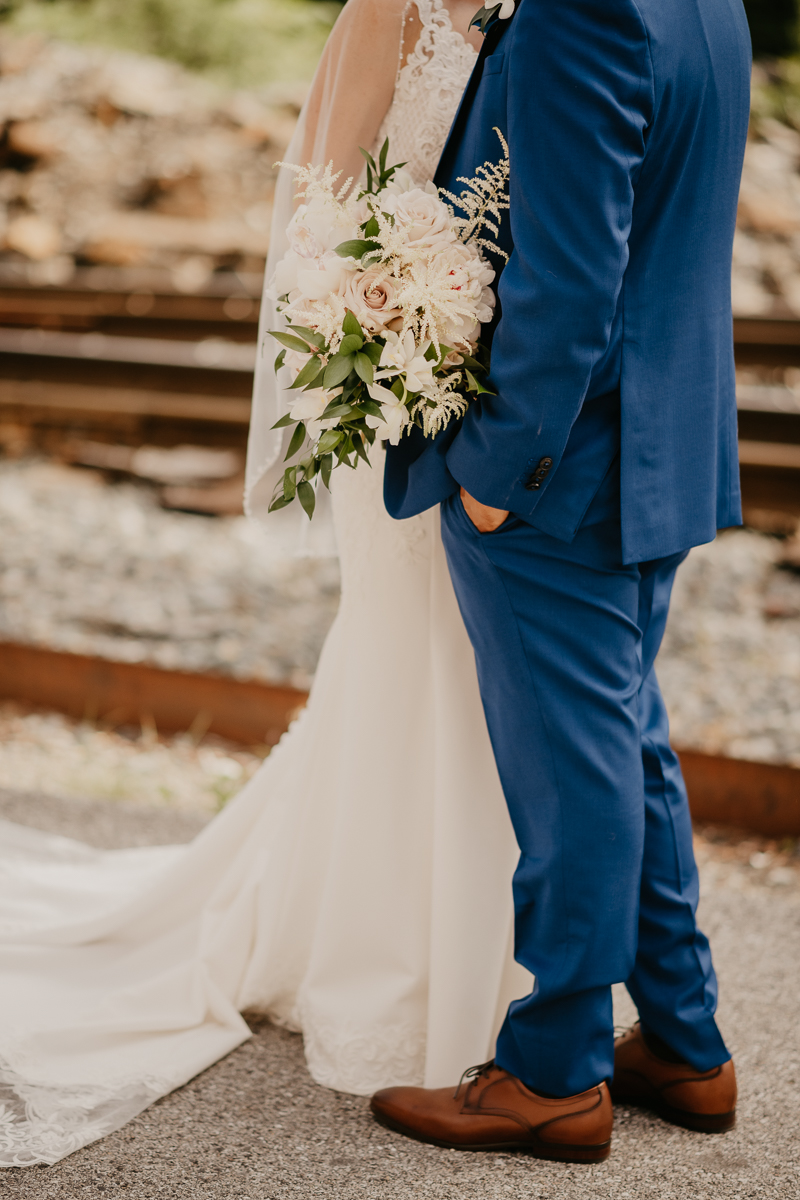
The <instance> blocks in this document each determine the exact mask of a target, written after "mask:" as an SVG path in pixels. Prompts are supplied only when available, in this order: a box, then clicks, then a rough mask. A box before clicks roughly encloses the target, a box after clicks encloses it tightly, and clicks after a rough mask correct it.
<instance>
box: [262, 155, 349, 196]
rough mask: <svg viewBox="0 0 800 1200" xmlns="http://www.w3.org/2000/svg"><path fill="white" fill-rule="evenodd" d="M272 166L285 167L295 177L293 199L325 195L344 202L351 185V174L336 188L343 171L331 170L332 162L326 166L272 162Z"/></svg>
mask: <svg viewBox="0 0 800 1200" xmlns="http://www.w3.org/2000/svg"><path fill="white" fill-rule="evenodd" d="M272 165H273V166H274V167H285V168H286V170H287V171H291V172H292V174H293V175H294V177H295V182H296V183H297V184H298V188H297V191H296V192H295V194H294V195H295V199H296V200H302V199H303V198H304V197H305V199H307V200H310V199H311V198H312V197H313V196H326V197H330V199H331V200H335V201H336V203H337V204H343V203H345V198H346V196H347V193H348V192H349V191H350V188H351V187H352V185H353V176H352V175H351V176H350V177H349V178H348V179H345V181H344V183H343V184H342V186H341V187H340V188H339V190H338V191H337V190H336V184H337V182H338V180H339V179H340V178H341V176H342V174H343V172H342V171H336V172H334V170H333V163H332V162H329V163H327V164H326V166H324V167H322V166H316V167H312V166H311V165H310V164H309V166H307V167H299V166H298V165H297V163H286V162H276V163H273V164H272Z"/></svg>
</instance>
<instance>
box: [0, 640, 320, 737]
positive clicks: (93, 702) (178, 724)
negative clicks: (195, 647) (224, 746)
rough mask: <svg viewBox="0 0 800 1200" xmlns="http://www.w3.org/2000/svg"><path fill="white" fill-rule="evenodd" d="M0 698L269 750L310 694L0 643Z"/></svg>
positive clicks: (106, 721)
mask: <svg viewBox="0 0 800 1200" xmlns="http://www.w3.org/2000/svg"><path fill="white" fill-rule="evenodd" d="M0 698H2V699H4V700H15V701H21V702H23V703H26V704H32V705H34V706H37V707H42V708H49V709H54V710H55V711H56V712H62V713H66V714H67V715H68V716H71V717H75V718H77V719H78V720H84V719H88V720H92V721H97V722H99V723H101V724H104V725H107V726H109V727H117V726H120V725H139V724H142V723H143V724H144V725H145V726H146V727H150V728H152V727H153V726H155V728H156V729H157V730H158V731H159V732H161V733H182V732H185V731H187V730H195V731H197V730H200V731H201V732H210V733H216V734H218V735H219V736H220V737H224V738H227V739H229V740H230V741H234V742H242V743H244V744H245V745H257V744H264V743H266V744H267V745H274V744H275V743H276V742H277V741H278V738H279V737H280V736H281V734H282V733H283V732H284V731H285V730H286V728H287V727H288V725H289V722H290V721H291V720H292V719H293V717H294V716H295V715H296V714H297V713H298V712H299V711H300V709H301V708H302V707H303V705H304V704H305V702H306V699H307V694H306V693H305V692H301V691H298V690H297V688H291V687H279V686H275V685H271V684H266V683H260V682H259V681H257V680H244V681H242V680H238V679H232V678H231V677H230V676H227V675H212V674H199V673H195V672H188V671H165V670H163V669H162V668H160V667H152V666H148V665H146V664H143V663H126V662H115V661H113V660H111V659H105V658H95V657H92V656H90V655H85V654H68V653H64V652H63V651H59V650H50V649H47V648H46V647H41V646H29V645H25V644H21V643H18V642H0Z"/></svg>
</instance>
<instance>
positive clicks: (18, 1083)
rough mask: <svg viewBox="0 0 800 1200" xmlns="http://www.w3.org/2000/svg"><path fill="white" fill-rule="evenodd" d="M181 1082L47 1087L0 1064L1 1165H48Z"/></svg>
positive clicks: (104, 1133) (113, 1127) (116, 1126)
mask: <svg viewBox="0 0 800 1200" xmlns="http://www.w3.org/2000/svg"><path fill="white" fill-rule="evenodd" d="M179 1082H180V1081H175V1080H173V1079H155V1078H151V1079H142V1078H138V1079H136V1080H133V1081H130V1082H128V1083H123V1082H121V1081H119V1082H115V1083H113V1084H109V1085H108V1086H106V1087H102V1088H101V1087H98V1086H97V1085H94V1084H93V1085H92V1086H91V1088H81V1087H74V1088H67V1087H65V1086H64V1085H59V1086H58V1087H56V1088H46V1087H39V1086H35V1085H31V1084H29V1083H26V1082H25V1081H24V1080H23V1079H22V1078H21V1077H20V1076H19V1075H17V1074H16V1072H14V1071H12V1070H11V1068H10V1067H7V1066H4V1065H2V1064H0V1168H4V1167H30V1166H33V1165H34V1164H35V1163H46V1164H47V1165H48V1166H52V1164H53V1163H57V1162H59V1161H60V1159H62V1158H65V1157H66V1156H67V1155H68V1154H73V1153H74V1152H75V1151H76V1150H80V1149H81V1147H82V1146H88V1145H89V1143H90V1142H95V1141H97V1140H98V1138H103V1137H107V1136H108V1134H109V1133H113V1132H114V1131H115V1130H117V1129H121V1128H122V1126H123V1125H126V1124H127V1123H128V1121H130V1120H132V1119H133V1118H134V1117H136V1116H138V1115H139V1113H140V1112H144V1110H145V1109H146V1108H149V1107H150V1105H151V1104H153V1103H154V1101H156V1100H158V1099H159V1097H161V1096H165V1095H166V1094H167V1093H168V1092H171V1091H173V1089H174V1088H175V1087H177V1086H179Z"/></svg>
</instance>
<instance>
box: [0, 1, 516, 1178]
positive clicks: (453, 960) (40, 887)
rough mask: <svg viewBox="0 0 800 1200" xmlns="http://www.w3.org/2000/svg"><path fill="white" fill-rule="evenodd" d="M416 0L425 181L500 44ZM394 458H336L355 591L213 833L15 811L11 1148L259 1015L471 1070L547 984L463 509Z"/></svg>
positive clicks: (6, 998)
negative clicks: (454, 528)
mask: <svg viewBox="0 0 800 1200" xmlns="http://www.w3.org/2000/svg"><path fill="white" fill-rule="evenodd" d="M353 3H358V0H351V4H353ZM416 3H417V5H418V8H419V14H420V19H421V25H422V32H421V35H420V40H419V42H418V43H417V45H416V46H415V48H414V49H413V51H412V53H411V54H410V56H409V59H408V62H407V65H406V66H405V67H404V68H403V70H402V71H401V72H400V75H399V76H398V84H397V87H396V91H395V95H394V100H393V102H392V106H391V109H390V111H389V114H388V116H387V118H386V120H385V121H384V125H383V128H382V131H381V135H380V136H381V139H382V138H383V136H385V135H386V134H388V135H389V136H390V138H391V144H392V149H393V155H392V157H393V158H394V159H395V160H396V159H398V158H407V159H408V161H409V162H410V163H411V164H412V170H413V171H414V173H415V175H417V176H419V177H420V178H424V177H429V176H430V175H431V174H432V172H433V169H434V167H435V165H436V159H437V157H438V154H439V152H440V150H441V146H442V143H443V141H444V137H445V135H446V132H447V128H448V126H449V123H450V120H451V118H452V116H453V113H454V110H455V107H456V104H457V101H458V98H459V96H460V94H461V90H462V88H463V86H464V83H465V81H466V78H467V76H468V74H469V69H470V67H471V65H472V59H473V54H474V52H473V51H472V50H471V49H470V48H469V47H468V46H467V45H466V43H465V42H464V40H463V39H462V38H461V37H460V36H459V35H458V34H457V33H455V32H454V31H453V29H452V27H451V25H450V22H449V20H448V18H447V13H446V11H445V10H444V9H442V7H441V4H440V3H439V0H416ZM348 7H350V6H348ZM382 465H383V464H382V462H381V461H379V456H376V461H375V465H374V469H373V470H372V471H369V470H365V469H361V470H358V471H356V472H349V471H345V470H340V471H337V472H336V473H335V474H334V477H333V478H334V520H335V525H336V532H337V539H338V545H339V549H340V556H341V565H342V581H343V582H342V600H341V607H340V611H339V614H338V616H337V618H336V621H335V623H334V625H333V627H332V628H331V631H330V634H329V636H328V639H327V641H326V643H325V647H324V649H323V653H322V657H321V659H320V662H319V667H318V670H317V674H316V678H315V681H314V686H313V688H312V692H311V699H310V702H309V705H308V708H307V709H306V710H305V711H304V713H303V714H302V715H301V717H300V719H299V720H298V721H297V722H296V723H295V724H294V725H293V726H292V728H291V730H290V731H289V733H288V734H286V735H285V737H284V738H283V740H282V741H281V743H280V745H279V746H278V747H276V749H275V750H274V751H273V753H272V754H271V756H270V757H269V759H268V760H267V761H266V762H265V764H264V766H263V767H262V768H261V770H260V771H259V772H258V774H257V775H256V776H255V777H254V778H253V779H252V780H251V781H250V783H249V784H247V786H246V787H245V788H244V789H243V790H242V791H241V793H240V794H239V795H238V796H237V797H236V799H235V800H234V801H233V802H232V803H231V804H230V805H229V806H228V807H227V808H226V809H225V810H224V812H223V813H222V814H221V815H220V816H219V817H217V818H216V819H215V820H214V821H213V822H212V823H211V824H210V825H209V826H208V827H207V828H206V829H205V830H204V831H203V833H201V834H200V836H199V837H198V838H196V840H195V841H194V842H193V843H192V844H191V845H189V846H187V847H166V848H164V847H162V848H158V849H135V850H126V851H113V852H108V851H98V850H93V849H90V848H88V847H86V846H82V845H80V844H78V843H76V842H71V841H68V840H66V839H62V838H58V837H50V836H47V835H45V834H42V833H39V832H36V831H34V830H32V829H27V828H23V827H22V826H18V825H12V824H10V823H7V822H4V823H0V1164H2V1165H3V1166H12V1165H22V1166H25V1165H29V1164H32V1163H37V1162H39V1163H53V1162H56V1161H57V1160H59V1159H60V1158H62V1157H64V1156H65V1155H66V1154H69V1153H71V1152H72V1151H74V1150H76V1149H78V1148H79V1147H81V1146H83V1145H85V1144H87V1143H88V1142H90V1141H93V1140H95V1139H96V1138H99V1137H102V1136H103V1135H105V1134H107V1133H109V1132H111V1131H112V1130H114V1129H117V1128H119V1127H120V1126H121V1125H123V1124H124V1123H125V1122H126V1121H128V1120H129V1119H130V1118H131V1117H133V1116H134V1115H135V1114H137V1113H138V1112H141V1111H142V1109H144V1108H145V1107H147V1106H148V1105H149V1104H151V1103H152V1102H153V1101H154V1100H155V1099H157V1098H158V1097H159V1096H162V1095H164V1094H165V1093H167V1092H169V1091H171V1090H173V1089H174V1088H176V1087H178V1086H180V1085H181V1084H183V1083H185V1082H186V1081H187V1080H188V1079H190V1078H191V1077H192V1076H194V1075H196V1074H197V1073H198V1072H199V1071H202V1070H203V1069H204V1068H206V1067H208V1066H209V1065H210V1064H212V1063H214V1062H215V1061H216V1060H218V1059H219V1058H221V1057H222V1056H223V1055H225V1054H227V1053H228V1052H229V1051H231V1050H233V1049H234V1048H235V1047H236V1046H237V1045H239V1044H240V1043H241V1042H242V1041H244V1040H245V1039H246V1038H247V1037H248V1036H249V1030H248V1027H247V1025H246V1024H245V1021H244V1020H243V1018H242V1017H241V1015H240V1013H241V1012H244V1011H247V1010H258V1011H260V1012H262V1013H267V1014H269V1015H270V1016H271V1017H272V1018H273V1019H275V1020H276V1021H278V1022H281V1023H283V1024H285V1025H288V1026H289V1027H291V1028H295V1029H298V1030H301V1031H302V1033H303V1036H304V1039H305V1048H306V1056H307V1059H308V1065H309V1069H310V1071H311V1073H312V1075H313V1077H314V1078H315V1079H316V1080H317V1081H319V1082H320V1083H322V1084H326V1085H328V1086H330V1087H334V1088H339V1089H342V1090H345V1091H351V1092H356V1093H362V1094H366V1093H369V1092H371V1091H372V1090H373V1089H375V1088H377V1087H380V1086H384V1085H388V1084H397V1083H422V1082H425V1083H427V1084H447V1083H450V1082H451V1081H452V1080H453V1079H455V1078H458V1076H459V1074H460V1073H461V1071H462V1070H463V1069H464V1067H466V1066H468V1065H470V1064H471V1063H473V1062H479V1061H482V1060H484V1059H485V1058H487V1057H488V1056H489V1055H490V1054H491V1046H492V1043H493V1038H494V1034H495V1033H496V1030H497V1028H498V1026H499V1023H500V1020H501V1019H502V1016H503V1014H504V1012H505V1008H506V1005H507V1003H508V1001H509V1000H510V999H511V998H512V997H513V996H515V995H516V996H519V995H522V994H524V993H525V992H526V991H527V990H528V988H529V985H530V978H529V977H528V976H526V975H525V973H524V972H522V971H521V969H520V968H518V967H517V966H516V965H515V964H514V963H513V959H512V955H511V938H512V903H511V889H510V881H511V875H512V872H513V867H514V863H515V859H516V853H517V852H516V846H515V842H514V838H513V834H512V831H511V826H510V822H509V820H508V816H507V813H506V808H505V803H504V800H503V796H502V793H501V790H500V785H499V781H498V778H497V774H496V770H495V766H494V760H493V757H492V753H491V749H490V745H489V740H488V735H487V732H486V726H485V723H484V718H483V713H482V709H481V705H480V699H479V695H478V685H477V679H476V674H475V667H474V662H473V656H472V650H471V647H470V645H469V642H468V640H467V636H466V633H465V631H464V627H463V624H462V622H461V618H460V615H459V612H458V609H457V606H456V602H455V598H454V595H453V590H452V586H451V584H450V579H449V576H448V573H447V568H446V565H445V561H444V555H443V550H442V546H441V541H440V537H439V530H438V513H436V512H433V511H432V512H428V513H425V514H423V515H422V516H420V517H416V518H414V519H413V520H410V521H405V522H395V521H392V520H391V519H390V518H389V517H388V516H387V514H386V512H385V510H384V508H383V504H382V499H381V476H382ZM269 1119H270V1114H269V1113H268V1112H266V1113H265V1114H264V1120H265V1122H267V1123H268V1122H269Z"/></svg>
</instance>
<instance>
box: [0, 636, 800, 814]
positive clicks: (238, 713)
mask: <svg viewBox="0 0 800 1200" xmlns="http://www.w3.org/2000/svg"><path fill="white" fill-rule="evenodd" d="M0 699H5V700H15V701H18V702H20V701H21V702H24V703H27V704H31V705H34V706H37V707H42V708H49V709H55V710H56V711H58V712H63V713H67V714H68V715H69V716H71V717H75V718H78V719H89V720H92V721H95V722H98V723H100V724H104V725H106V726H108V727H112V728H113V727H118V726H121V725H131V724H133V725H140V724H141V726H142V727H143V728H151V729H152V727H153V726H155V728H156V729H157V730H158V731H159V732H161V733H178V732H183V731H192V732H194V733H195V735H202V734H203V733H205V732H211V733H216V734H218V735H220V736H221V737H224V738H227V739H229V740H230V741H235V742H240V743H243V744H245V745H257V744H261V745H263V744H267V745H274V744H275V743H276V742H277V741H278V739H279V737H280V736H281V734H282V733H283V732H284V731H285V730H286V728H287V727H288V725H289V722H290V721H291V720H292V719H293V718H294V717H295V716H296V715H297V713H298V712H299V711H300V709H301V708H302V707H303V705H304V704H305V702H306V699H307V695H306V693H305V692H302V691H298V690H297V689H295V688H290V687H278V686H274V685H271V684H266V683H261V682H258V681H254V680H247V681H241V680H236V679H232V678H230V677H229V676H225V675H212V674H205V675H200V674H194V673H190V672H186V671H165V670H162V669H160V668H158V667H151V666H146V665H143V664H141V663H124V662H113V661H110V660H108V659H101V658H93V657H90V656H88V655H82V654H66V653H63V652H61V651H56V650H49V649H46V648H42V647H39V646H29V645H21V644H18V643H13V642H5V643H0ZM679 753H680V758H681V765H682V767H683V772H684V776H685V778H686V785H687V788H688V791H689V800H690V804H691V809H692V815H693V817H694V819H695V820H696V821H698V822H702V823H711V824H717V825H730V826H735V827H739V828H742V829H746V830H750V831H752V832H754V833H760V834H765V835H767V836H771V837H789V836H800V770H798V769H797V768H794V767H787V766H780V765H775V764H772V763H759V762H743V761H739V760H736V759H729V758H724V757H722V756H718V755H711V754H702V753H700V752H698V751H696V750H688V749H684V750H680V751H679Z"/></svg>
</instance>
